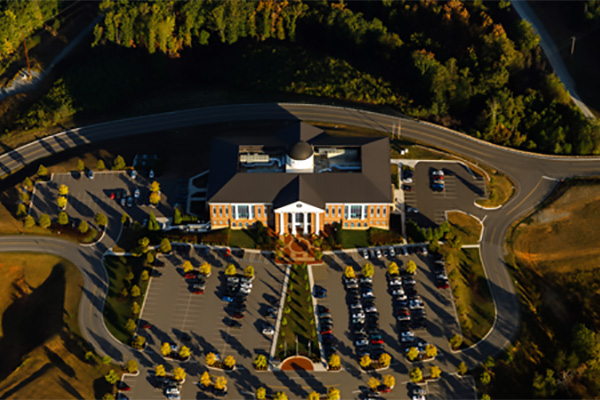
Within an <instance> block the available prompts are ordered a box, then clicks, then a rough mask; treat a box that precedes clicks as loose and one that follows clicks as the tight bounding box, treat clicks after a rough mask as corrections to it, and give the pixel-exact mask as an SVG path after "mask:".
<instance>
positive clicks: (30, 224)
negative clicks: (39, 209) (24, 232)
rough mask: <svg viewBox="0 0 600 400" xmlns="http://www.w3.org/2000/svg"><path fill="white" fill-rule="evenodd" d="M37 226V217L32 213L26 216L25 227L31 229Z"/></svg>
mask: <svg viewBox="0 0 600 400" xmlns="http://www.w3.org/2000/svg"><path fill="white" fill-rule="evenodd" d="M34 226H35V219H33V217H32V216H31V215H28V216H26V217H25V228H27V229H31V228H33V227H34Z"/></svg>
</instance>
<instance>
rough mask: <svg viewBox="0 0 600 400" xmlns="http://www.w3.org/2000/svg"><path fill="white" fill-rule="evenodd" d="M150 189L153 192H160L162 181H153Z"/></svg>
mask: <svg viewBox="0 0 600 400" xmlns="http://www.w3.org/2000/svg"><path fill="white" fill-rule="evenodd" d="M150 191H151V192H153V193H158V192H160V183H158V182H157V181H153V182H152V183H151V184H150Z"/></svg>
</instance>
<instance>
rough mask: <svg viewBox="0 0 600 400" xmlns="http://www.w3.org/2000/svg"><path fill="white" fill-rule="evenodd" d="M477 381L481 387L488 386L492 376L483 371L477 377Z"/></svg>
mask: <svg viewBox="0 0 600 400" xmlns="http://www.w3.org/2000/svg"><path fill="white" fill-rule="evenodd" d="M479 381H480V382H481V384H482V385H488V384H489V383H490V382H491V381H492V376H491V375H490V373H489V372H487V371H483V372H482V373H481V375H480V376H479Z"/></svg>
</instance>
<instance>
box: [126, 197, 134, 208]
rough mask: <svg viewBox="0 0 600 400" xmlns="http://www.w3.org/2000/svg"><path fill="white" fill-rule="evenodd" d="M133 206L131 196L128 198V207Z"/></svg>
mask: <svg viewBox="0 0 600 400" xmlns="http://www.w3.org/2000/svg"><path fill="white" fill-rule="evenodd" d="M132 205H133V198H132V197H131V196H129V197H128V198H127V207H131V206H132Z"/></svg>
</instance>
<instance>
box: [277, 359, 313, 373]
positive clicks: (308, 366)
mask: <svg viewBox="0 0 600 400" xmlns="http://www.w3.org/2000/svg"><path fill="white" fill-rule="evenodd" d="M314 369H315V368H314V366H313V363H312V362H311V361H310V360H309V359H308V358H305V357H289V358H287V359H286V360H284V361H283V362H282V363H281V370H282V371H314Z"/></svg>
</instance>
